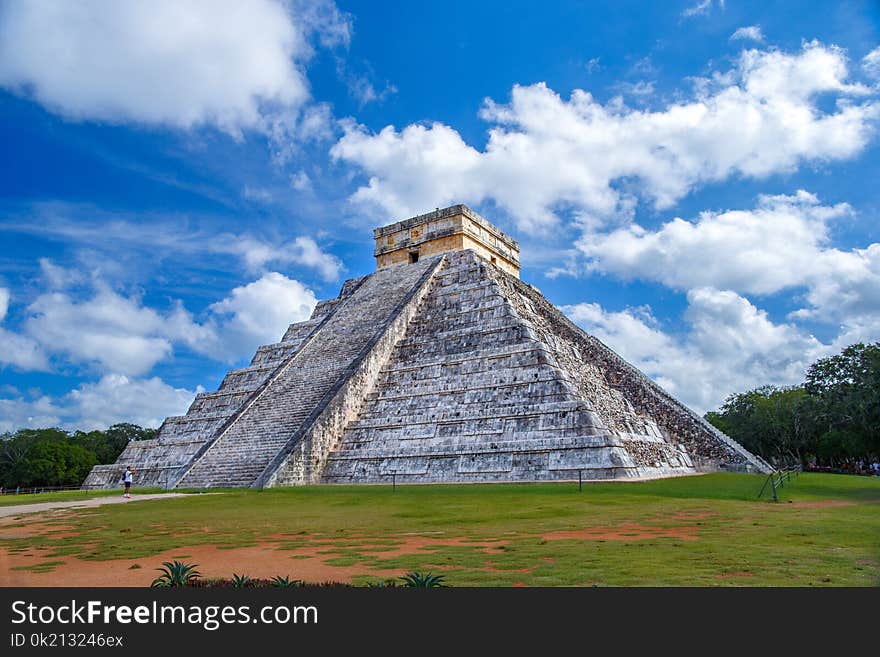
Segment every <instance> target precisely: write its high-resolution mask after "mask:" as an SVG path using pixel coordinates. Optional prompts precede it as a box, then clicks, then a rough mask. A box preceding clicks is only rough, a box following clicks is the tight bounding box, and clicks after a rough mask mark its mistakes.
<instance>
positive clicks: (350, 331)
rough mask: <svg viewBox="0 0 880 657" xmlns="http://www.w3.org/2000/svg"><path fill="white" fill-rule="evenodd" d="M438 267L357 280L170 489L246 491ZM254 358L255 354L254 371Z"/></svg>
mask: <svg viewBox="0 0 880 657" xmlns="http://www.w3.org/2000/svg"><path fill="white" fill-rule="evenodd" d="M438 261H439V259H438V258H427V259H425V260H423V261H421V262H419V263H417V264H416V265H412V266H408V267H399V268H394V269H388V270H381V271H378V272H376V273H375V274H373V275H372V276H369V277H366V278H365V279H363V280H362V281H361V284H360V285H359V286H358V287H357V289H355V290H353V291H351V292H350V293H349V294H348V295H347V296H345V297H343V298H342V299H341V300H340V301H339V303H338V304H336V305H335V307H333V308H332V321H329V322H327V323H325V324H324V325H323V326H322V327H321V328H319V329H318V330H316V331H315V332H314V335H312V336H311V337H310V339H309V341H308V342H307V344H305V346H303V348H302V349H300V350H299V351H297V352H296V354H295V355H294V356H293V357H292V358H290V359H289V361H287V362H286V364H285V365H284V367H283V368H282V369H281V371H280V372H277V373H276V374H274V375H273V378H272V380H271V381H269V382H268V384H267V385H266V386H265V387H264V389H263V390H262V391H261V392H260V394H259V395H258V396H257V397H256V399H253V400H251V401H250V402H249V404H248V405H247V406H246V408H244V409H243V410H242V412H241V414H240V415H239V416H238V417H236V418H234V420H233V421H232V422H231V423H230V424H229V425H228V426H227V427H225V429H224V430H223V432H222V434H221V435H220V436H219V437H218V438H217V439H216V440H215V441H214V442H213V443H211V444H210V445H209V446H208V447H207V448H206V449H204V452H203V453H202V454H199V455H197V458H196V459H195V460H194V463H193V464H192V465H191V466H190V467H189V468H188V470H187V471H186V473H185V474H184V475H183V476H182V477H181V478H180V480H179V482H178V483H177V487H179V488H211V487H215V486H224V487H227V486H250V485H252V484H253V483H254V482H255V481H256V480H257V479H258V477H259V476H260V475H261V473H263V471H264V470H265V469H266V468H267V466H268V465H269V464H270V462H271V461H272V460H273V458H275V457H276V455H277V454H278V453H279V451H281V450H282V448H284V447H285V446H286V444H287V442H288V440H289V439H290V438H291V436H292V435H293V434H294V433H295V432H296V431H297V430H298V429H300V428H301V427H302V426H303V424H304V423H306V421H307V420H308V419H309V418H310V417H312V416H313V415H314V413H315V410H316V409H317V408H320V405H321V402H322V400H323V399H324V398H325V396H326V395H327V394H328V392H330V391H331V390H332V389H333V388H334V386H336V385H337V384H338V383H339V382H340V380H342V379H344V378H345V377H346V376H347V373H348V368H349V367H350V366H351V364H352V362H353V361H354V360H355V359H356V358H357V357H358V355H360V354H361V353H362V352H363V351H364V349H366V348H368V347H369V345H370V343H371V341H373V340H375V339H376V338H377V337H378V336H377V332H380V331H381V327H382V326H383V325H384V321H385V320H386V319H387V317H388V315H389V312H390V310H391V309H392V308H394V307H395V305H396V304H398V303H400V302H401V300H402V299H404V298H405V297H406V296H407V295H408V294H410V293H411V292H412V290H413V288H414V286H416V285H417V284H418V283H419V281H420V279H421V278H422V277H423V275H424V274H425V273H426V272H427V271H428V270H429V269H431V268H432V267H435V266H436V265H437V263H438ZM279 344H281V345H283V344H284V343H283V342H282V343H279ZM273 347H274V346H273ZM282 349H283V348H282V347H278V350H282ZM265 350H266V353H267V354H269V355H268V356H266V357H268V358H270V359H274V358H277V357H278V356H276V354H275V353H274V352H273V351H272V349H270V348H265ZM262 357H263V356H262V355H261V353H259V352H258V354H257V357H255V359H254V362H255V364H259V359H260V358H262ZM222 390H223V389H222V388H221V391H222ZM215 394H216V393H215Z"/></svg>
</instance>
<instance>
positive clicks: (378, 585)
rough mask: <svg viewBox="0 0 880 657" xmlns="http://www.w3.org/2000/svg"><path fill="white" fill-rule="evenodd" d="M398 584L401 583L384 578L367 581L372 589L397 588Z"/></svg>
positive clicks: (368, 586)
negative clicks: (376, 580)
mask: <svg viewBox="0 0 880 657" xmlns="http://www.w3.org/2000/svg"><path fill="white" fill-rule="evenodd" d="M401 579H403V578H401ZM398 586H400V585H399V584H398V583H397V582H395V581H394V580H393V579H384V580H381V581H378V582H375V581H374V582H367V588H370V589H395V588H397V587H398Z"/></svg>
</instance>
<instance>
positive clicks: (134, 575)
mask: <svg viewBox="0 0 880 657" xmlns="http://www.w3.org/2000/svg"><path fill="white" fill-rule="evenodd" d="M297 554H299V555H302V554H303V551H297V552H296V553H294V552H291V551H288V550H277V549H275V548H274V546H260V547H246V548H233V549H220V548H218V547H216V546H213V545H198V546H186V547H182V548H178V549H174V550H167V551H165V552H160V553H158V554H154V555H151V556H149V557H139V558H137V559H113V560H109V561H85V560H82V559H76V558H74V557H57V558H55V557H52V558H51V559H49V560H51V561H61V562H62V563H61V564H59V565H58V566H56V567H55V568H54V569H53V570H52V571H51V572H47V573H35V572H32V571H28V570H12V569H13V568H15V567H23V566H24V567H28V566H36V565H38V564H40V563H44V562H45V561H46V560H47V558H46V557H45V556H44V555H39V556H33V555H32V556H24V555H21V554H9V552H8V551H7V550H0V586H62V585H63V586H149V585H150V582H152V581H153V579H155V577H156V576H157V575H158V572H157V571H156V570H155V568H157V567H158V566H160V565H161V563H162V562H163V561H172V560H174V559H181V560H184V561H187V562H188V563H195V564H198V570H199V572H200V573H201V574H202V577H205V578H211V577H231V576H232V574H233V573H246V574H247V575H249V576H250V577H255V578H265V579H269V578H271V577H274V576H275V575H289V576H290V578H291V579H301V580H304V581H306V582H325V581H334V582H350V581H351V580H352V578H353V577H355V576H356V575H371V576H375V577H378V578H389V577H399V576H400V574H401V573H400V572H399V571H397V570H380V569H374V568H370V567H369V566H364V565H356V566H331V565H328V564H327V563H325V560H326V558H327V557H326V556H321V557H318V556H316V555H312V554H309V555H308V558H306V559H293V558H292V557H293V556H295V555H297ZM331 558H332V557H331ZM134 564H138V565H139V566H140V568H137V569H132V568H131V567H132V566H133V565H134Z"/></svg>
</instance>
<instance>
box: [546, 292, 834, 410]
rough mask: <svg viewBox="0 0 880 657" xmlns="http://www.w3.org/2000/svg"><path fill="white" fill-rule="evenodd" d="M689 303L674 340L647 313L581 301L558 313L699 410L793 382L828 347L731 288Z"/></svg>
mask: <svg viewBox="0 0 880 657" xmlns="http://www.w3.org/2000/svg"><path fill="white" fill-rule="evenodd" d="M687 300H688V308H687V311H686V312H685V315H684V319H685V323H686V324H687V330H686V332H685V333H684V334H683V335H680V336H675V335H671V334H668V333H666V332H664V331H663V329H662V327H661V326H660V325H659V323H658V322H657V320H656V319H655V318H654V317H653V315H652V314H651V313H650V311H649V310H648V309H645V308H641V309H629V310H625V311H621V312H611V311H607V310H605V309H603V308H602V307H601V306H599V305H598V304H595V303H581V304H576V305H571V306H565V307H563V310H564V311H565V313H566V314H567V315H568V316H569V317H571V319H572V321H574V322H576V323H577V324H578V325H580V326H581V327H582V328H583V329H584V330H585V331H587V332H588V333H591V334H593V335H595V336H596V337H598V338H599V339H600V340H602V341H603V342H605V343H606V344H607V345H608V346H610V347H611V348H612V349H614V350H615V351H617V352H618V353H619V354H620V355H621V356H623V357H624V358H626V359H627V360H629V361H630V362H632V363H633V364H634V365H635V366H636V367H638V368H639V369H641V370H642V371H643V372H645V374H647V375H648V376H650V377H652V378H653V379H654V380H655V381H657V382H658V383H659V384H660V385H661V386H663V387H664V388H665V389H666V390H667V391H668V392H670V393H671V394H672V395H673V396H675V397H677V398H679V399H680V400H682V401H683V402H684V403H685V404H687V405H689V406H690V407H691V408H693V409H694V410H696V411H697V412H699V413H703V412H705V411H706V410H710V409H712V408H716V407H717V406H718V405H719V404H720V403H721V402H722V401H723V400H724V399H725V398H726V397H727V396H728V395H729V394H731V393H734V392H742V391H743V390H748V389H750V388H754V387H756V386H759V385H764V384H776V385H791V384H796V383H799V382H800V381H802V379H803V375H804V372H805V370H806V368H807V367H808V366H809V364H810V363H811V362H813V361H814V360H815V359H816V358H820V357H822V356H824V355H826V354H827V353H829V350H830V349H831V348H832V347H831V346H829V345H825V344H822V343H821V342H820V341H818V340H817V339H816V338H814V337H813V336H812V335H809V334H806V333H804V332H802V331H801V330H800V329H798V328H797V327H796V326H794V325H792V324H775V323H773V322H772V321H771V320H770V318H769V317H768V316H767V313H766V312H765V311H763V310H760V309H758V308H756V307H755V306H754V305H753V304H752V303H751V302H750V301H749V300H748V299H746V298H744V297H742V296H740V295H738V294H736V293H734V292H731V291H729V290H717V289H715V288H708V287H704V288H696V289H693V290H691V291H689V292H688V295H687Z"/></svg>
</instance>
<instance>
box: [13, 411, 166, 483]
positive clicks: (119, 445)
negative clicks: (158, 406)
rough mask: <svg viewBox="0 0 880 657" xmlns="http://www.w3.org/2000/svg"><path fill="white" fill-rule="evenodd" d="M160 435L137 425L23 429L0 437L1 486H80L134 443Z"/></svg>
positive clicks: (153, 430)
mask: <svg viewBox="0 0 880 657" xmlns="http://www.w3.org/2000/svg"><path fill="white" fill-rule="evenodd" d="M155 434H156V430H155V429H145V428H143V427H139V426H137V425H136V424H127V423H122V424H114V425H113V426H111V427H110V428H109V429H106V430H104V431H73V432H67V431H64V430H63V429H57V428H54V429H20V430H18V431H16V432H14V433H4V434H0V487H2V488H3V489H4V490H11V489H15V488H17V487H22V488H30V487H41V486H45V487H47V488H48V487H54V486H79V485H80V484H82V482H83V480H84V479H85V478H86V475H88V474H89V471H90V470H91V469H92V466H94V465H97V464H101V463H113V462H115V461H116V459H117V458H118V457H119V455H120V454H121V453H122V450H123V449H125V446H126V445H128V442H129V441H130V440H146V439H147V438H152V437H153V436H154V435H155Z"/></svg>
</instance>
